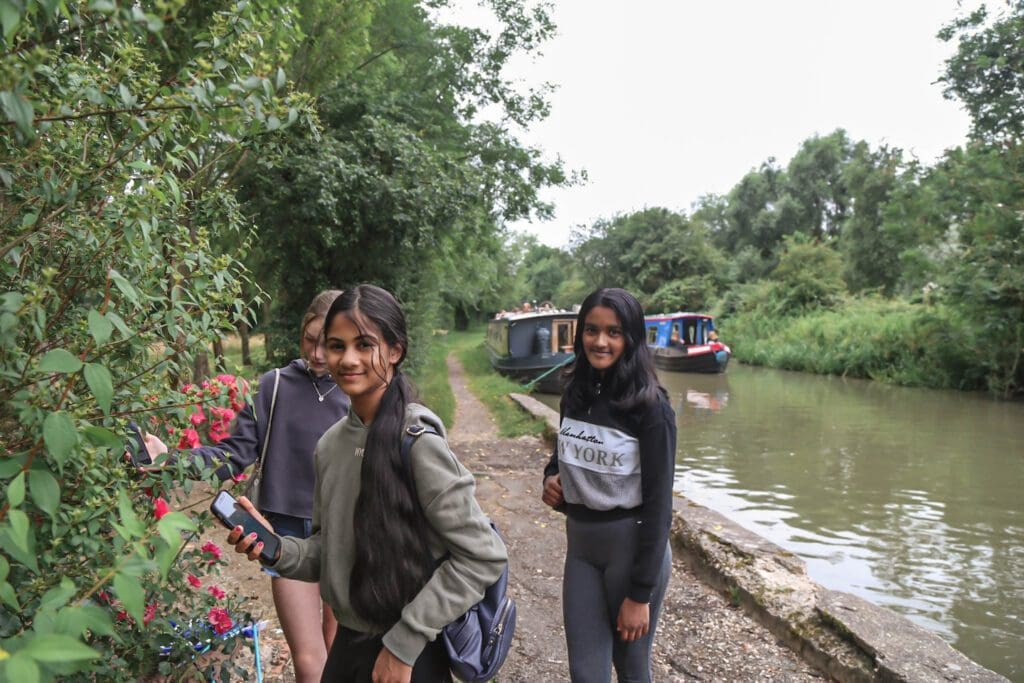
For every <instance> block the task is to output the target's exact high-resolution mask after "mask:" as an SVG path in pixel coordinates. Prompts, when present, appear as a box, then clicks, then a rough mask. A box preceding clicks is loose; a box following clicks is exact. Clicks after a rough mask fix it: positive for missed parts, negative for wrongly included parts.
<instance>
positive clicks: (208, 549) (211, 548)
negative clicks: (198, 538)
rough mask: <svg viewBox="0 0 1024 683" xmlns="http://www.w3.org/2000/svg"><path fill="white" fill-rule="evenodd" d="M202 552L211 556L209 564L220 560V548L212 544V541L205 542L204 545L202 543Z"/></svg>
mask: <svg viewBox="0 0 1024 683" xmlns="http://www.w3.org/2000/svg"><path fill="white" fill-rule="evenodd" d="M202 551H203V552H204V553H207V554H209V555H212V556H213V559H212V560H210V562H215V561H216V560H219V559H220V546H219V545H217V544H216V543H214V542H213V541H207V542H206V543H204V544H203V547H202Z"/></svg>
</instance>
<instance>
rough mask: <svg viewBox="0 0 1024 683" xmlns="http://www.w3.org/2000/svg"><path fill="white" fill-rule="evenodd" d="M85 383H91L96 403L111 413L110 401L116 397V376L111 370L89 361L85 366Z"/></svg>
mask: <svg viewBox="0 0 1024 683" xmlns="http://www.w3.org/2000/svg"><path fill="white" fill-rule="evenodd" d="M85 383H86V384H88V385H89V389H90V390H91V391H92V395H93V396H95V397H96V403H98V404H99V406H100V408H102V409H103V412H104V413H106V414H109V413H110V401H111V399H112V398H113V397H114V378H113V377H111V375H110V370H107V368H106V367H105V366H103V365H100V364H99V363H87V364H86V366H85Z"/></svg>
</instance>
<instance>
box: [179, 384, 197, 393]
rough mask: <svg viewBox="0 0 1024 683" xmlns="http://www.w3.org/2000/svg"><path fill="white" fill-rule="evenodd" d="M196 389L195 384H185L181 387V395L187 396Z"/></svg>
mask: <svg viewBox="0 0 1024 683" xmlns="http://www.w3.org/2000/svg"><path fill="white" fill-rule="evenodd" d="M195 388H196V387H195V385H194V384H185V385H183V386H182V387H181V393H183V394H187V393H188V392H190V391H192V390H193V389H195Z"/></svg>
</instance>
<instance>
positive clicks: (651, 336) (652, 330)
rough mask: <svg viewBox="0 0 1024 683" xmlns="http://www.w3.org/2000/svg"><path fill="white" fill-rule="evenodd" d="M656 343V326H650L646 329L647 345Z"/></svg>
mask: <svg viewBox="0 0 1024 683" xmlns="http://www.w3.org/2000/svg"><path fill="white" fill-rule="evenodd" d="M657 341H658V326H657V325H652V326H650V327H648V328H647V343H648V344H653V343H655V342H657Z"/></svg>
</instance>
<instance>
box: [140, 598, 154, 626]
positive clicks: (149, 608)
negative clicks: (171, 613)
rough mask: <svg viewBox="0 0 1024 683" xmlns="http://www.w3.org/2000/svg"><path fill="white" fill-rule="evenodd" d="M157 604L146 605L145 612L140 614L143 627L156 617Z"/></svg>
mask: <svg viewBox="0 0 1024 683" xmlns="http://www.w3.org/2000/svg"><path fill="white" fill-rule="evenodd" d="M156 607H157V603H155V602H151V603H149V604H148V605H146V609H145V611H144V612H143V613H142V625H143V626H145V625H146V624H148V623H149V622H151V621H153V617H155V616H156Z"/></svg>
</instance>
